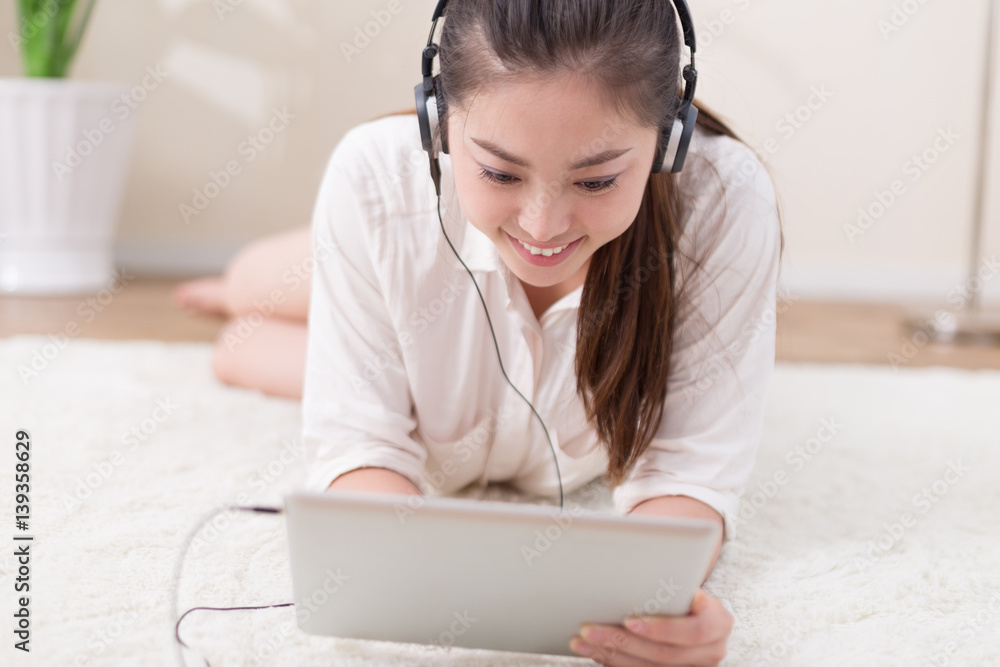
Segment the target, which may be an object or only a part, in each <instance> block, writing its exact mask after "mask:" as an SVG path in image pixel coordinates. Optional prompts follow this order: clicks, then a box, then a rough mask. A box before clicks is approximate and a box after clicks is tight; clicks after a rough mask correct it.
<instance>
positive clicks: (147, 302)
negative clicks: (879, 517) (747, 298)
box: [0, 278, 1000, 369]
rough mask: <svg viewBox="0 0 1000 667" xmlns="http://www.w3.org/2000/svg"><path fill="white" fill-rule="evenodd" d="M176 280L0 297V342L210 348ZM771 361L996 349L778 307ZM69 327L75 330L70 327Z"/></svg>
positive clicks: (948, 358)
mask: <svg viewBox="0 0 1000 667" xmlns="http://www.w3.org/2000/svg"><path fill="white" fill-rule="evenodd" d="M178 282H180V280H179V279H163V278H137V279H135V280H134V281H132V282H130V283H128V285H127V286H126V287H125V288H124V289H122V290H121V291H120V292H119V293H117V294H114V295H109V294H106V295H105V299H104V303H102V302H101V300H99V299H97V298H96V297H94V296H89V297H88V296H68V297H30V298H29V297H14V296H0V337H8V336H13V335H17V334H52V335H57V334H63V335H66V336H68V337H70V338H74V337H83V338H103V339H114V340H123V339H154V340H164V341H212V340H214V339H215V336H216V335H217V333H218V331H219V329H220V328H221V327H222V325H223V324H224V323H225V319H224V318H222V317H207V316H202V315H191V314H188V313H186V312H184V311H182V310H180V309H178V308H177V307H176V306H174V305H173V303H172V302H171V300H170V291H171V290H172V288H173V287H174V286H175V285H176V284H178ZM778 310H779V313H778V315H777V320H778V339H777V358H778V360H779V361H793V362H849V363H864V364H890V363H896V364H897V365H900V366H910V367H917V366H934V365H946V366H955V367H959V368H968V369H979V368H994V369H1000V347H998V346H994V347H989V346H977V345H971V344H960V345H952V344H939V343H929V342H926V341H925V339H924V337H923V336H921V335H920V334H915V333H914V332H913V331H911V330H910V329H908V328H906V327H905V326H904V321H905V319H906V318H907V317H908V316H910V315H914V316H916V317H918V318H919V319H926V317H929V316H930V314H931V313H933V312H934V311H933V309H932V308H926V309H923V310H921V309H920V308H919V307H917V308H913V307H904V306H899V305H890V304H858V303H830V302H821V303H820V302H805V301H798V300H796V301H784V302H780V303H779V309H778ZM74 325H75V326H74Z"/></svg>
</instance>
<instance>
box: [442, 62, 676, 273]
mask: <svg viewBox="0 0 1000 667" xmlns="http://www.w3.org/2000/svg"><path fill="white" fill-rule="evenodd" d="M449 113H450V114H451V115H450V116H449V119H448V147H449V154H450V156H451V160H452V167H453V171H454V178H455V188H456V191H457V195H458V199H459V203H460V204H461V207H462V211H463V213H464V214H465V216H466V217H467V218H468V220H469V222H471V223H472V224H473V225H474V226H475V227H476V228H477V229H479V230H480V231H481V232H482V233H483V234H485V235H486V236H488V237H489V238H490V239H491V240H492V241H493V243H494V244H495V245H496V247H497V249H498V251H499V253H500V257H501V258H502V259H503V261H504V263H505V264H506V265H507V267H509V268H510V270H511V271H512V272H513V273H514V274H515V275H516V276H517V277H518V278H519V279H520V280H521V282H522V283H525V284H527V285H532V286H535V287H553V286H558V285H565V286H566V287H567V288H570V289H575V288H576V287H577V286H579V285H582V284H583V281H584V279H585V278H586V275H587V267H588V266H589V265H590V257H591V256H592V255H593V254H594V252H595V251H596V250H597V249H598V248H600V247H601V246H602V245H604V244H605V243H607V242H608V241H611V240H613V239H615V238H617V237H618V236H619V235H621V234H622V233H623V232H624V231H625V230H626V229H628V227H629V225H630V224H631V223H632V221H633V220H634V219H635V216H636V213H638V211H639V206H640V204H641V203H642V195H643V191H644V189H645V186H646V182H647V180H648V179H649V174H650V168H651V167H652V164H653V156H654V153H655V150H656V142H657V137H658V134H659V132H658V130H657V129H656V128H651V127H640V126H638V125H635V124H634V121H632V120H625V119H623V118H621V117H620V116H618V115H617V114H616V113H615V112H614V110H612V109H608V108H605V107H604V106H603V105H602V104H601V101H600V99H599V97H598V95H597V93H596V91H594V90H592V89H591V88H589V87H588V85H587V83H586V81H585V80H584V79H582V78H581V77H578V76H571V75H568V76H560V77H557V78H546V79H538V80H531V81H528V82H519V83H515V84H507V85H504V86H500V87H495V88H493V89H491V90H489V91H486V90H484V91H482V92H480V94H479V95H478V96H476V97H475V99H474V101H473V102H472V104H471V106H470V108H469V109H467V110H466V109H459V108H455V109H449ZM518 241H523V242H525V243H527V244H529V245H533V246H535V247H537V248H542V249H553V248H559V247H562V246H566V245H567V244H570V245H569V246H568V247H566V248H565V249H564V250H562V252H560V253H558V254H555V253H553V254H551V256H545V254H544V253H542V254H532V252H531V251H530V250H527V249H525V248H524V247H523V246H522V245H521V244H520V243H518ZM536 252H537V251H536Z"/></svg>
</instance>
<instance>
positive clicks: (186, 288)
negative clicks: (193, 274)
mask: <svg viewBox="0 0 1000 667" xmlns="http://www.w3.org/2000/svg"><path fill="white" fill-rule="evenodd" d="M173 299H174V304H175V305H177V306H178V307H179V308H183V309H184V310H188V311H192V312H196V313H205V314H208V315H228V314H229V311H228V309H227V308H226V300H225V297H224V283H223V280H222V278H219V277H212V278H198V279H196V280H188V281H187V282H183V283H181V284H180V285H178V286H177V287H175V288H174V291H173Z"/></svg>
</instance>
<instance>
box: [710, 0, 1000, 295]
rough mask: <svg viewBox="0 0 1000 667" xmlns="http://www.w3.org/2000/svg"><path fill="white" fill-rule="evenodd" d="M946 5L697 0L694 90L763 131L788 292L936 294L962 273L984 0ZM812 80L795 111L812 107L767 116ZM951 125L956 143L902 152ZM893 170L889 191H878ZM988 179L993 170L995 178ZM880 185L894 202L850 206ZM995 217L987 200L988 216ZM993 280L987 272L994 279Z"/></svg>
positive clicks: (756, 136)
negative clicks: (787, 121)
mask: <svg viewBox="0 0 1000 667" xmlns="http://www.w3.org/2000/svg"><path fill="white" fill-rule="evenodd" d="M902 5H908V6H909V7H908V8H910V9H911V10H912V9H913V8H916V12H915V13H913V14H912V15H907V14H905V13H903V14H902V15H901V16H902V17H905V19H906V20H905V22H904V21H901V20H900V21H898V23H900V24H901V25H899V26H898V29H897V30H892V31H890V30H889V29H886V28H885V26H886V25H891V26H893V27H896V26H894V25H893V24H892V23H891V21H892V19H893V8H894V6H895V7H900V8H902ZM959 5H960V8H961V11H956V9H957V8H958V7H957V6H956V4H955V3H929V2H916V1H915V0H911V1H910V2H904V1H903V0H875V1H873V0H845V1H842V2H838V3H830V2H823V3H812V2H792V1H790V0H700V1H698V2H695V3H694V6H693V7H692V11H693V12H696V14H697V19H696V22H697V23H698V24H699V25H700V26H701V28H700V34H701V35H702V37H703V39H702V40H701V41H702V47H703V48H700V49H699V50H700V51H703V52H704V53H703V55H702V57H701V58H700V60H699V62H700V66H699V72H700V74H701V81H703V85H701V87H700V92H701V94H702V98H703V99H704V100H706V102H708V103H710V104H713V105H715V106H717V107H718V108H720V109H722V110H723V111H724V113H725V114H726V115H727V117H729V118H731V119H732V120H733V121H734V124H735V126H736V127H737V128H738V129H739V130H741V131H742V133H743V136H744V137H745V138H746V139H748V140H749V141H750V142H751V143H752V144H754V145H755V146H756V147H758V148H761V147H763V146H764V142H765V141H766V140H767V138H769V137H774V138H775V139H776V142H777V147H778V151H777V152H776V153H774V154H773V155H771V156H770V157H769V159H768V161H767V164H768V166H769V167H770V168H771V171H772V173H773V175H774V177H775V181H776V185H777V187H778V189H779V194H780V197H781V200H782V202H783V204H784V209H783V212H784V216H785V218H784V221H785V230H786V240H787V242H788V246H787V255H786V263H785V267H784V269H783V271H784V275H783V278H784V280H785V283H786V284H787V285H788V286H789V287H790V288H792V289H793V291H795V292H797V293H801V294H804V295H806V296H823V297H827V296H828V297H831V298H850V299H865V300H867V299H883V298H884V299H891V300H905V299H927V300H930V301H942V300H944V299H945V298H946V296H947V295H948V293H949V292H950V291H951V290H953V289H954V288H955V287H956V286H957V285H958V284H960V283H964V281H965V271H966V270H967V265H968V255H969V252H970V251H969V243H970V239H971V237H970V234H971V229H972V219H973V210H974V206H973V200H974V192H975V174H976V157H977V150H978V147H979V143H980V139H979V136H978V127H979V113H980V103H979V102H980V91H981V88H982V86H981V81H982V78H983V68H984V64H985V63H984V44H985V29H984V28H983V27H982V26H984V20H985V16H986V9H987V2H986V1H985V0H982V1H976V2H973V1H970V0H966V1H963V2H961V3H959ZM899 16H900V15H897V16H896V18H897V19H898V18H899ZM883 20H884V21H887V22H890V23H884V24H880V21H883ZM814 87H825V88H826V89H827V90H828V91H829V92H830V93H832V97H830V99H829V101H827V102H826V103H825V104H822V105H818V104H817V105H816V106H819V108H818V109H815V110H808V112H807V111H806V110H802V112H801V115H802V117H803V118H805V117H806V116H810V117H809V119H808V120H806V121H805V122H803V123H801V126H800V127H798V128H792V129H793V130H794V134H793V133H792V131H791V130H787V129H784V128H787V127H788V126H787V125H781V126H779V123H782V122H783V119H784V117H785V115H786V114H788V113H795V112H796V109H797V108H798V107H800V105H802V104H803V103H805V102H807V101H808V99H809V97H810V90H812V89H813V88H814ZM814 102H815V100H814ZM995 109H996V111H995V112H994V114H995V115H997V116H1000V107H996V108H995ZM948 128H951V130H953V132H954V133H955V134H956V135H957V137H958V138H957V139H956V140H955V141H954V143H953V145H951V146H950V147H948V148H947V150H946V151H945V152H943V153H940V154H939V156H938V157H937V159H936V162H934V164H933V165H930V166H929V168H927V169H926V170H923V169H920V168H919V167H915V163H914V162H913V161H912V156H914V155H915V154H917V155H918V154H921V153H923V152H924V151H925V150H927V149H930V153H931V155H929V157H934V155H933V154H934V153H936V151H935V150H934V148H933V146H934V142H935V138H936V137H937V136H938V133H939V131H941V130H942V129H944V130H946V131H947V129H948ZM944 146H945V142H940V144H939V147H944ZM996 146H997V144H996V143H994V149H993V154H994V160H1000V151H998V150H997V149H996ZM994 173H997V172H996V171H994ZM894 181H899V183H898V184H897V185H898V188H897V191H899V192H902V194H900V195H892V194H891V185H892V183H893V182H894ZM997 183H998V181H997V178H996V177H994V178H993V189H994V190H997V189H998V187H997ZM886 191H889V192H890V194H889V195H881V196H882V197H883V198H884V199H885V200H886V201H889V200H890V198H892V197H894V198H895V201H894V202H893V203H892V204H891V205H889V206H888V207H886V208H887V210H886V211H885V212H884V213H883V214H882V216H881V217H879V218H877V219H875V218H873V219H872V223H870V224H869V223H868V222H867V221H865V222H864V224H865V225H868V227H867V229H864V228H863V226H864V225H861V224H859V223H858V219H859V213H858V209H859V208H868V207H871V208H873V209H874V213H879V212H880V211H879V207H880V205H881V202H879V197H880V193H883V192H886ZM996 217H997V209H996V207H995V206H994V208H993V213H992V219H993V226H994V227H996V226H997V222H998V221H997V220H996ZM845 225H846V226H847V227H846V228H845ZM997 242H1000V238H998V239H997ZM992 249H993V250H994V251H996V250H998V248H997V243H996V242H995V243H994V244H993V246H992ZM995 282H996V283H997V284H996V285H990V287H991V288H993V289H994V293H997V294H1000V289H997V288H1000V280H997V281H995Z"/></svg>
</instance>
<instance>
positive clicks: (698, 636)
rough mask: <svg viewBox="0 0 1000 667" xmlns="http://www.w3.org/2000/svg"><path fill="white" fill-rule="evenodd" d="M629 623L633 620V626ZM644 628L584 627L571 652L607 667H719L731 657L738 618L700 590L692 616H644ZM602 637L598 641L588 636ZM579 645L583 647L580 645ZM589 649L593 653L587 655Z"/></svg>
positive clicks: (693, 602) (693, 604) (573, 642)
mask: <svg viewBox="0 0 1000 667" xmlns="http://www.w3.org/2000/svg"><path fill="white" fill-rule="evenodd" d="M632 618H633V617H629V619H627V620H631V619H632ZM638 618H639V619H640V620H642V621H643V625H644V626H645V627H644V628H636V629H634V630H633V629H630V628H628V626H627V625H626V627H622V626H621V625H592V624H589V623H588V624H584V625H583V627H582V628H581V632H580V634H581V635H583V638H584V640H585V641H582V642H581V641H580V637H573V639H572V640H570V648H571V649H573V650H574V651H576V652H577V653H580V654H581V655H585V656H587V657H589V658H590V659H592V660H594V661H596V662H599V663H601V664H603V665H611V666H612V667H649V666H651V665H713V666H714V665H718V664H719V663H720V662H721V661H722V659H723V658H725V657H726V642H727V640H728V639H729V633H730V632H732V631H733V616H732V614H730V613H729V612H728V611H727V610H726V608H725V607H723V606H722V603H720V602H719V601H718V600H716V599H715V598H713V597H712V596H711V595H709V594H708V593H706V592H705V591H703V590H701V589H698V591H697V592H696V593H695V595H694V600H692V602H691V613H690V614H688V615H687V616H640V617H638ZM589 629H594V630H598V631H599V633H600V634H598V635H596V636H594V637H593V638H592V639H591V638H590V637H589V636H588V630H589ZM577 642H580V643H579V644H577ZM588 646H589V652H587V651H586V650H585V649H587V647H588Z"/></svg>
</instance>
